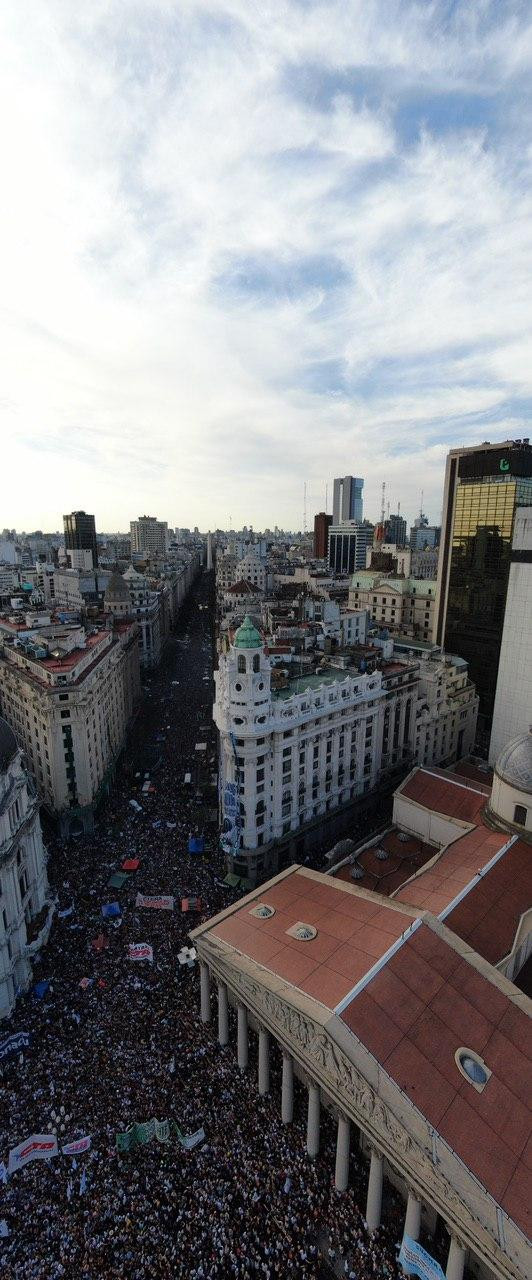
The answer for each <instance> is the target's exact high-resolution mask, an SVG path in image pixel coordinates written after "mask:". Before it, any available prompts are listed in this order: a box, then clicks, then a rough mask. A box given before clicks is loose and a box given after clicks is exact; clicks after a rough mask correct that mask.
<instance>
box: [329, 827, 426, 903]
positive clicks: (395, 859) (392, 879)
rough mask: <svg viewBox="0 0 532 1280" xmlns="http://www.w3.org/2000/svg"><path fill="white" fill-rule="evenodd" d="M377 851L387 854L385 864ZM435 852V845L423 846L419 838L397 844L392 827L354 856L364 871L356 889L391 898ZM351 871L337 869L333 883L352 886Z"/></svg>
mask: <svg viewBox="0 0 532 1280" xmlns="http://www.w3.org/2000/svg"><path fill="white" fill-rule="evenodd" d="M401 834H403V833H401ZM377 849H385V850H386V852H387V854H388V858H387V860H386V861H385V862H381V861H380V860H379V858H377V856H376V855H377ZM436 852H437V850H436V848H435V847H434V845H432V844H426V843H425V842H424V841H423V840H421V839H420V838H419V836H414V835H411V834H410V833H409V834H408V839H407V840H399V829H398V828H396V827H394V828H392V830H391V831H386V832H385V833H384V835H382V836H380V837H378V838H376V839H375V840H374V842H373V843H372V844H371V845H369V846H368V847H367V848H366V849H362V850H361V851H360V853H357V854H356V860H357V862H358V865H359V866H360V867H363V869H364V876H363V878H361V879H360V880H357V881H356V884H357V887H358V888H359V889H373V890H375V891H376V892H377V893H384V894H386V896H388V895H391V894H393V893H394V892H395V890H396V889H399V888H400V886H401V885H402V884H404V882H405V880H407V879H408V878H409V877H410V876H412V875H414V873H415V872H416V871H417V870H418V868H420V867H422V866H423V864H424V863H425V862H428V861H429V860H430V858H433V857H434V855H435V853H436ZM350 871H351V868H350V866H349V865H346V866H345V867H340V869H339V871H336V872H335V876H334V878H335V880H345V881H346V883H347V884H352V883H353V881H352V879H351V874H350Z"/></svg>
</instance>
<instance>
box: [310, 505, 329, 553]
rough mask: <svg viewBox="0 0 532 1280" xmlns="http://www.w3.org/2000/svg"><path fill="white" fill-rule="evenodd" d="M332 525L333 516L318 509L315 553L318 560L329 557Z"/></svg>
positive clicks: (315, 519)
mask: <svg viewBox="0 0 532 1280" xmlns="http://www.w3.org/2000/svg"><path fill="white" fill-rule="evenodd" d="M331 525H332V516H328V515H327V513H326V512H325V511H318V514H317V515H316V516H314V555H315V557H316V560H326V559H327V550H328V546H329V529H330V527H331Z"/></svg>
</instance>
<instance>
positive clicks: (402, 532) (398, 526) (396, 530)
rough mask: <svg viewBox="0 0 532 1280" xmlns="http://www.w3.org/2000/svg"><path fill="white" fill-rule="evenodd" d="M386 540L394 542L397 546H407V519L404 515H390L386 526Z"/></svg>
mask: <svg viewBox="0 0 532 1280" xmlns="http://www.w3.org/2000/svg"><path fill="white" fill-rule="evenodd" d="M384 541H385V542H392V543H393V544H394V546H396V547H406V520H405V518H404V516H401V515H399V512H397V513H396V514H395V515H391V516H388V519H387V521H386V523H385V526H384Z"/></svg>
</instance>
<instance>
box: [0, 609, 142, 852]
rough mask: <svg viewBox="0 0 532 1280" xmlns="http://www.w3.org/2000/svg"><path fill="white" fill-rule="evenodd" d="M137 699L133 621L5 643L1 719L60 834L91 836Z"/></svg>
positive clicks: (0, 642) (0, 643)
mask: <svg viewBox="0 0 532 1280" xmlns="http://www.w3.org/2000/svg"><path fill="white" fill-rule="evenodd" d="M139 698H140V676H139V643H138V629H137V626H136V623H135V622H133V621H129V620H123V621H122V620H120V621H117V622H116V623H115V625H114V626H111V627H103V626H101V624H100V625H97V626H95V627H92V628H90V627H88V628H87V629H85V628H84V627H82V626H67V625H65V626H60V625H58V624H54V625H53V626H51V627H46V628H44V629H43V631H42V632H39V633H38V634H34V635H33V636H30V637H28V638H27V639H21V638H20V637H18V636H6V635H2V637H1V638H0V701H1V706H2V714H3V716H4V717H5V719H6V720H7V722H8V724H9V725H10V727H11V729H12V730H13V732H14V733H15V734H16V736H17V739H18V741H19V742H20V744H21V746H22V747H23V749H24V751H25V753H26V756H27V759H28V763H29V766H30V768H31V770H32V773H33V775H34V777H35V781H36V784H37V790H38V793H39V795H40V797H41V799H42V801H43V805H44V807H45V808H46V809H47V810H48V812H49V813H50V814H51V815H53V816H55V817H56V818H57V820H58V823H59V828H60V830H61V832H62V833H63V834H65V835H68V834H75V833H79V832H81V831H83V830H85V831H89V830H91V829H92V826H93V821H94V809H95V807H96V806H97V804H98V802H99V799H100V798H101V797H102V795H104V794H105V793H106V791H107V790H108V788H109V786H110V783H111V780H112V775H113V772H114V768H115V766H116V762H117V760H118V757H119V755H120V753H121V751H122V748H123V746H124V742H125V736H126V732H127V729H128V726H129V725H130V723H131V719H132V716H133V713H134V711H135V710H136V707H137V705H138V701H139Z"/></svg>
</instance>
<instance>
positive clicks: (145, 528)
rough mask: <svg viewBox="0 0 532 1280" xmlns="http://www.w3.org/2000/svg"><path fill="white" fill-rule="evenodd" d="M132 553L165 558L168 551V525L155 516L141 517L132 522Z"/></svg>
mask: <svg viewBox="0 0 532 1280" xmlns="http://www.w3.org/2000/svg"><path fill="white" fill-rule="evenodd" d="M129 528H130V532H131V551H132V552H137V553H145V554H146V555H156V556H164V555H165V553H166V551H167V549H168V523H167V521H166V520H164V521H163V520H157V518H156V517H155V516H139V518H138V520H131V522H130V526H129Z"/></svg>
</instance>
